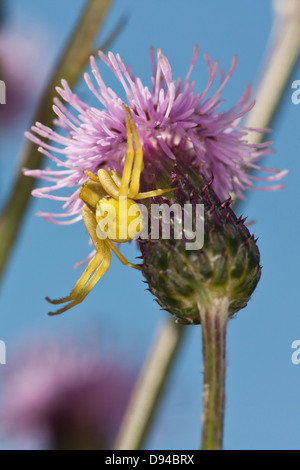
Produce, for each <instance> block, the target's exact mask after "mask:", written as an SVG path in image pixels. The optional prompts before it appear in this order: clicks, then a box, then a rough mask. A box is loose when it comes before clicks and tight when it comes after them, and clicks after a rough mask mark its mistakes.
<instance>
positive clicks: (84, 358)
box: [1, 342, 133, 448]
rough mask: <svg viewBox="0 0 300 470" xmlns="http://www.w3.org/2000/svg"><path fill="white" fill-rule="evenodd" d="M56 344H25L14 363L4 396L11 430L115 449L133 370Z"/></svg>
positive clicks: (6, 420) (5, 418)
mask: <svg viewBox="0 0 300 470" xmlns="http://www.w3.org/2000/svg"><path fill="white" fill-rule="evenodd" d="M50 346H51V347H50V348H47V349H45V345H43V347H41V346H40V345H39V344H35V345H34V348H25V350H22V351H21V353H20V354H19V356H18V357H19V359H16V360H15V361H14V363H13V365H11V367H10V369H9V371H8V373H7V376H6V383H5V387H4V390H3V396H2V411H1V418H2V422H3V424H4V427H5V430H6V431H7V432H9V433H13V434H16V435H18V436H22V435H24V434H25V435H32V436H33V437H34V438H37V437H38V438H39V439H42V440H43V439H44V440H46V441H49V442H50V443H51V445H52V446H81V445H82V446H90V445H92V446H94V445H97V448H99V447H102V448H109V446H111V445H112V439H113V438H114V437H115V434H116V431H117V429H118V426H119V424H120V422H121V419H122V416H123V413H124V411H125V407H126V404H127V400H128V398H129V394H130V391H131V388H132V385H133V381H132V379H133V378H132V376H131V374H129V373H128V372H126V371H124V368H121V367H120V366H119V365H118V364H117V363H115V362H113V361H111V360H109V361H108V360H107V359H104V358H102V359H101V358H99V356H98V355H96V354H93V353H91V352H88V353H87V352H83V353H82V352H79V351H78V350H75V349H71V348H62V347H61V346H60V345H59V344H58V343H57V342H56V343H54V344H50ZM20 358H21V359H20Z"/></svg>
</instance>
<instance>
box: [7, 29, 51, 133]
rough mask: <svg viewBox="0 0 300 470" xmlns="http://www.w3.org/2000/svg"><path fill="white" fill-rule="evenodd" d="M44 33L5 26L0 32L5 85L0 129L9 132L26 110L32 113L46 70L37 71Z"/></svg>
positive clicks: (47, 65)
mask: <svg viewBox="0 0 300 470" xmlns="http://www.w3.org/2000/svg"><path fill="white" fill-rule="evenodd" d="M46 36H47V33H45V31H44V30H42V29H41V28H40V27H39V26H36V25H32V28H31V29H30V30H29V28H28V25H27V26H24V25H20V24H18V25H10V24H9V23H8V24H7V25H5V27H4V28H2V29H1V30H0V79H1V80H3V81H4V82H5V85H6V104H1V105H0V128H1V129H2V130H3V129H9V127H10V126H11V125H12V123H13V122H14V121H16V120H17V119H18V118H19V117H20V115H22V113H23V112H24V111H26V110H27V109H30V110H32V108H33V105H34V102H35V101H36V100H37V98H38V96H39V94H40V92H41V90H42V87H43V85H44V81H45V78H46V75H47V72H48V69H49V65H50V64H48V63H47V62H48V60H46V61H45V63H44V64H43V66H42V67H41V59H42V53H43V48H44V46H45V48H46V44H47V42H48V40H47V38H46Z"/></svg>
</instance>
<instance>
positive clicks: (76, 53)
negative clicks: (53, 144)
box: [0, 0, 112, 277]
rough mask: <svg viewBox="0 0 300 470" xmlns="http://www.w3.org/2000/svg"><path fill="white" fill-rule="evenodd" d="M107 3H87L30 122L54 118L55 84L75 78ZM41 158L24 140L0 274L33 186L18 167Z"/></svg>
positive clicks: (1, 231) (2, 234) (7, 211)
mask: <svg viewBox="0 0 300 470" xmlns="http://www.w3.org/2000/svg"><path fill="white" fill-rule="evenodd" d="M111 3H112V0H89V2H88V3H87V5H86V7H85V10H84V11H83V14H82V16H81V17H80V19H79V22H78V25H77V27H76V28H75V31H74V32H73V34H72V35H71V37H70V40H69V42H68V44H67V46H66V47H65V50H64V51H63V53H62V55H61V57H60V59H59V61H58V64H57V67H56V68H55V70H54V72H53V74H52V77H51V78H50V80H49V82H48V85H47V87H46V90H45V92H44V93H43V96H42V97H41V100H40V104H39V106H38V110H37V112H36V115H35V117H34V121H39V122H42V123H43V124H45V125H46V126H51V125H52V121H53V118H54V113H53V111H52V101H53V96H54V95H55V87H56V86H57V85H59V83H60V80H61V79H62V78H64V79H66V80H67V81H68V83H69V85H70V86H71V87H72V86H74V84H75V83H76V82H77V81H78V79H79V78H80V76H81V74H82V70H83V69H84V67H85V66H86V64H87V61H88V58H89V55H90V53H91V51H92V48H93V43H94V41H95V39H96V36H97V34H98V32H99V29H100V27H101V25H102V23H103V21H104V19H105V17H106V14H107V12H108V9H109V7H110V6H111ZM42 160H43V156H42V155H41V154H40V153H39V152H38V150H37V146H36V144H33V143H32V142H29V141H27V142H26V144H25V147H24V150H23V156H22V159H21V161H20V164H19V168H18V172H17V177H16V181H15V184H14V187H13V188H12V191H11V194H10V196H9V199H8V201H7V203H6V205H5V207H4V210H3V212H2V214H1V219H0V241H1V242H0V277H1V276H2V274H3V271H4V269H5V266H6V263H7V261H8V258H9V255H10V252H11V250H12V247H13V245H14V242H15V240H16V237H17V235H18V232H19V229H20V227H21V223H22V220H23V217H24V215H25V211H26V209H27V206H28V203H29V201H30V197H31V191H32V189H33V187H34V179H33V178H29V177H28V176H24V175H23V172H22V169H23V168H24V167H26V168H28V169H30V170H32V169H36V168H40V167H41V165H42Z"/></svg>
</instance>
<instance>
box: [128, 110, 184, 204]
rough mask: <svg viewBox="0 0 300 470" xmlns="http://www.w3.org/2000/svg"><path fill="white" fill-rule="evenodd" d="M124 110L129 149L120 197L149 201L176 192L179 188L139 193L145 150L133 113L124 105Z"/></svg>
mask: <svg viewBox="0 0 300 470" xmlns="http://www.w3.org/2000/svg"><path fill="white" fill-rule="evenodd" d="M123 108H124V111H125V125H126V133H127V147H128V148H127V154H126V158H125V164H124V170H123V175H122V182H121V186H120V196H127V195H128V197H129V198H130V199H147V198H150V197H154V196H161V195H162V194H165V193H168V192H170V191H174V190H175V189H177V188H168V189H156V190H153V191H147V192H145V193H140V192H139V191H140V179H141V173H142V171H143V168H144V162H143V150H142V147H141V144H140V141H139V136H138V133H137V129H136V125H135V122H134V119H133V117H132V114H131V111H130V109H129V108H127V106H125V105H123ZM133 144H134V145H133ZM134 148H135V152H134ZM133 161H134V163H133ZM132 166H133V167H132ZM129 182H130V186H129Z"/></svg>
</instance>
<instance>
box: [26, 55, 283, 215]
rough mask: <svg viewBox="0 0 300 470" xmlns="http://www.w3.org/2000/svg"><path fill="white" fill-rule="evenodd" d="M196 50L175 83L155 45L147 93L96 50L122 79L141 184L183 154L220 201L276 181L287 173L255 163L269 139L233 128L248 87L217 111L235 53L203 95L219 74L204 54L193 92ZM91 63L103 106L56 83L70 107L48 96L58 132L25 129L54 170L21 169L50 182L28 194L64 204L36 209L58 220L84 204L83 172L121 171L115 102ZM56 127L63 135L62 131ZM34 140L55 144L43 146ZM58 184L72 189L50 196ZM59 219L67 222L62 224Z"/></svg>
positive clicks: (119, 111) (119, 110) (122, 137)
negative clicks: (199, 86)
mask: <svg viewBox="0 0 300 470" xmlns="http://www.w3.org/2000/svg"><path fill="white" fill-rule="evenodd" d="M197 55H198V47H196V48H195V50H194V54H193V59H192V63H191V66H190V68H189V70H188V73H187V75H186V77H185V79H184V80H183V81H182V80H181V79H180V78H179V79H178V80H174V79H173V77H172V70H171V66H170V64H169V62H168V60H167V58H166V57H165V56H164V55H163V54H162V52H161V51H160V49H158V51H157V61H155V56H154V51H153V50H151V62H152V67H153V75H152V89H151V90H149V88H148V87H147V86H144V85H143V84H142V82H141V80H140V79H139V78H134V77H133V76H132V74H131V72H130V69H129V68H128V67H125V65H124V63H123V62H122V60H121V58H120V56H119V55H116V56H114V55H113V54H112V53H109V54H108V56H105V55H104V54H103V53H102V52H99V56H100V58H101V59H102V61H103V62H104V63H105V64H106V65H107V66H108V67H109V68H110V69H111V70H112V71H113V73H114V74H115V76H116V77H117V79H118V80H119V81H120V83H121V84H122V86H123V88H124V91H125V94H126V98H127V102H128V106H129V107H130V108H131V110H132V112H133V114H134V119H135V123H136V126H137V130H138V134H139V138H140V141H141V144H142V147H143V151H144V163H145V170H144V172H143V174H142V178H143V179H144V180H145V179H146V180H147V178H148V183H151V174H152V175H153V171H152V172H151V168H152V169H153V168H156V170H157V168H159V166H160V164H161V162H175V161H176V160H180V159H184V160H185V161H189V162H190V163H191V164H198V165H200V167H201V172H202V174H203V175H204V177H206V178H208V179H210V178H211V175H212V174H213V175H214V183H213V189H214V190H215V192H216V193H217V195H218V197H219V198H220V199H221V200H224V199H226V198H228V194H229V192H231V193H233V194H235V195H236V196H237V197H238V198H242V197H243V192H244V191H245V190H246V189H257V188H256V187H254V184H253V181H254V180H263V181H270V182H271V181H277V180H279V179H281V178H282V177H283V176H284V175H285V174H286V172H285V171H284V172H279V171H278V170H273V169H265V168H261V167H260V166H259V165H258V164H257V162H258V161H259V160H260V159H261V158H262V157H263V156H265V155H266V154H269V153H271V149H270V142H265V143H262V144H259V145H251V144H249V143H248V142H247V134H248V132H249V129H247V128H245V127H240V126H239V124H240V121H241V119H242V118H243V117H244V116H245V115H246V114H247V113H248V112H249V111H250V110H251V108H252V107H253V105H254V102H251V101H250V97H251V88H250V85H248V86H247V88H246V90H245V92H244V94H243V95H242V97H241V99H240V100H239V101H238V103H236V105H235V106H233V107H232V108H231V109H229V110H228V111H223V110H221V109H220V107H221V105H222V104H223V101H224V100H222V99H221V95H222V92H223V89H224V87H225V85H226V84H227V82H228V81H229V79H230V77H231V75H232V74H233V72H234V69H235V67H236V63H237V58H236V57H235V58H234V59H233V62H232V65H231V68H230V70H229V73H228V74H227V75H226V74H224V73H223V72H222V71H221V81H220V84H219V86H218V87H217V90H216V91H215V92H214V93H213V94H212V96H211V97H208V93H209V91H210V89H211V87H212V85H213V84H214V81H215V78H216V76H217V73H218V62H215V63H214V64H213V63H212V61H211V59H210V58H209V56H208V55H207V54H205V59H206V63H207V67H208V72H209V77H208V82H207V86H206V88H205V89H204V91H202V92H201V93H195V91H194V86H195V82H191V81H190V75H191V73H192V71H193V68H194V66H195V63H196V60H197ZM91 68H92V73H93V75H94V77H95V80H96V84H95V85H94V84H93V81H92V79H91V77H90V75H88V74H85V81H86V83H87V86H88V87H89V89H90V90H91V91H92V93H93V94H94V95H95V96H96V98H97V99H98V101H99V105H100V106H101V107H102V108H103V109H102V110H100V109H98V108H94V107H90V106H88V105H87V104H86V103H84V102H83V101H81V100H80V99H79V97H78V96H77V95H75V94H74V93H73V92H72V91H71V90H70V88H69V86H68V84H67V83H66V81H64V80H63V81H62V87H61V88H57V91H58V93H59V94H60V96H61V97H62V98H63V100H64V101H65V102H66V103H68V104H69V105H70V106H71V107H72V108H73V111H70V110H69V109H67V108H66V107H65V106H64V105H63V104H62V102H61V101H60V100H59V99H55V100H54V111H55V113H56V114H57V116H58V123H57V124H58V131H57V132H56V131H53V130H51V129H49V128H48V127H45V126H44V125H42V124H41V123H36V125H35V126H33V127H32V133H27V137H29V138H30V139H31V140H32V141H33V142H35V143H36V144H37V145H39V151H40V152H41V153H43V154H45V155H47V157H49V159H50V160H52V161H53V162H54V163H55V164H56V165H57V167H58V168H61V169H57V170H49V169H46V170H34V171H27V172H26V174H27V175H31V176H34V177H36V178H40V179H44V180H47V181H51V182H52V183H53V184H52V185H51V186H48V187H43V188H39V189H36V190H34V192H33V195H34V196H37V197H46V198H49V199H53V200H57V201H63V202H64V206H63V209H64V211H63V213H61V214H53V213H39V215H40V216H42V217H45V218H46V219H48V220H49V221H51V222H54V223H58V224H69V223H73V222H76V221H78V220H80V218H81V216H80V210H81V208H82V204H83V202H82V201H81V200H80V199H79V198H78V193H79V189H75V187H76V186H78V185H82V184H83V183H84V182H85V181H86V180H87V177H86V176H85V175H84V174H83V171H84V170H90V171H92V172H94V173H96V172H97V170H98V169H99V168H100V167H102V166H103V167H105V168H106V169H108V170H109V169H116V170H117V171H119V172H121V169H122V164H123V161H124V156H125V153H126V146H127V143H126V129H125V124H124V109H123V107H122V100H121V98H119V97H118V96H117V95H116V93H115V92H114V91H113V90H112V89H111V88H109V87H107V86H106V85H105V83H104V82H103V79H102V77H101V75H100V73H99V70H98V67H97V64H96V61H95V59H94V58H91ZM60 130H65V131H67V132H66V134H65V135H62V133H60ZM257 131H261V129H257ZM41 138H45V139H49V140H50V141H53V142H55V143H56V144H59V145H55V146H54V145H52V144H51V143H46V142H44V141H43V140H42V139H41ZM53 154H55V155H53ZM58 156H59V157H58ZM253 169H254V170H264V171H266V172H267V173H269V174H271V176H267V177H259V176H253V175H252V174H250V173H249V170H253ZM280 187H281V186H279V185H277V186H269V187H267V188H261V189H269V190H271V189H272V190H275V189H279V188H280ZM64 188H70V189H71V193H70V194H68V195H63V196H56V195H55V192H56V191H57V190H61V189H64ZM53 193H54V194H53ZM65 217H67V218H70V217H71V219H67V220H63V221H62V218H65Z"/></svg>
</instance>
